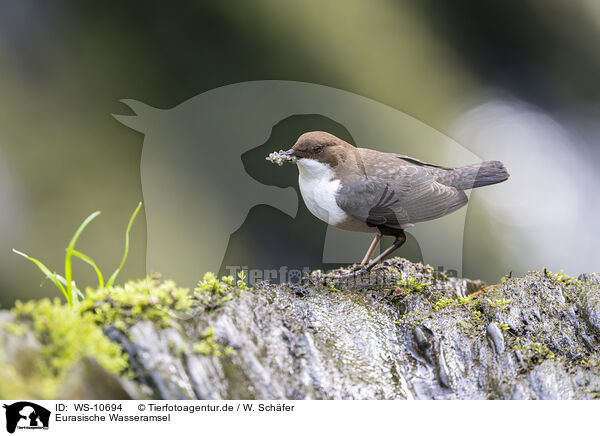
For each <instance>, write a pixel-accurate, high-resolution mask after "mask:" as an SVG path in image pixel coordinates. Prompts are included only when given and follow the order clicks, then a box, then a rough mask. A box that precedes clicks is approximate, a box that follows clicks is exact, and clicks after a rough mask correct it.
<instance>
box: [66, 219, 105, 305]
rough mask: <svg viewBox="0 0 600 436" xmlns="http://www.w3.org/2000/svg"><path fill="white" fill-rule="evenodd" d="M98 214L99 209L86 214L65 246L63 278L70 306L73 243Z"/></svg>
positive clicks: (71, 297) (71, 299) (71, 298)
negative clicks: (88, 214)
mask: <svg viewBox="0 0 600 436" xmlns="http://www.w3.org/2000/svg"><path fill="white" fill-rule="evenodd" d="M98 215H100V211H96V212H94V213H93V214H91V215H90V216H88V217H87V218H86V219H85V220H84V221H83V222H82V223H81V225H80V226H79V227H78V228H77V231H76V232H75V234H74V235H73V237H72V238H71V242H69V246H68V247H67V254H66V255H65V280H66V282H67V294H69V296H70V301H71V303H70V304H71V306H72V305H73V303H72V301H73V290H72V286H73V285H72V283H71V279H72V275H73V273H72V269H71V255H72V254H73V249H74V248H75V243H76V242H77V239H79V236H80V235H81V232H83V229H85V228H86V227H87V225H88V224H89V223H90V222H91V221H92V220H93V219H94V218H96V217H97V216H98Z"/></svg>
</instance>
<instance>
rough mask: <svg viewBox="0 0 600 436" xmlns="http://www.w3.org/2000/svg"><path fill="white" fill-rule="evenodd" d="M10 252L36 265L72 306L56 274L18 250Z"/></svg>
mask: <svg viewBox="0 0 600 436" xmlns="http://www.w3.org/2000/svg"><path fill="white" fill-rule="evenodd" d="M12 251H13V252H14V253H16V254H18V255H20V256H23V257H24V258H25V259H29V260H30V261H32V262H33V263H34V264H36V265H37V267H38V268H39V269H40V270H41V271H42V272H43V273H44V275H45V276H46V277H48V278H49V279H50V280H51V281H52V283H54V284H55V285H56V287H57V288H58V289H60V290H61V291H62V293H63V294H64V295H65V298H66V299H67V303H69V306H73V301H72V299H71V298H70V297H69V294H68V293H67V291H66V289H65V287H64V286H63V285H62V283H61V282H60V281H59V280H58V278H57V277H56V276H57V274H56V273H53V272H52V271H50V270H49V269H48V268H47V267H46V265H44V264H43V263H42V262H40V261H39V260H37V259H34V258H33V257H31V256H28V255H26V254H25V253H22V252H20V251H18V250H15V249H14V248H13V250H12Z"/></svg>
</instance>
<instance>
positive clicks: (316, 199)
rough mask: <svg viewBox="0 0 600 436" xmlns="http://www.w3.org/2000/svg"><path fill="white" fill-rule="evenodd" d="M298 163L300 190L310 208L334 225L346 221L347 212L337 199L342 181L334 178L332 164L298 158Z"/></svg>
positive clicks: (312, 211) (323, 219)
mask: <svg viewBox="0 0 600 436" xmlns="http://www.w3.org/2000/svg"><path fill="white" fill-rule="evenodd" d="M297 163H298V173H299V176H298V183H299V185H300V192H301V193H302V198H303V199H304V203H306V207H307V208H308V210H310V211H311V213H312V214H313V215H314V216H316V217H317V218H319V219H320V220H322V221H325V222H326V223H328V224H331V225H333V226H334V225H336V224H339V223H341V222H342V221H344V220H345V219H346V217H347V215H346V212H344V211H343V210H342V209H340V207H339V206H338V205H337V202H336V201H335V194H336V193H337V192H338V191H339V189H340V181H339V180H332V179H333V177H334V173H333V170H332V169H331V166H329V165H327V164H324V163H321V162H317V161H316V160H313V159H298V162H297Z"/></svg>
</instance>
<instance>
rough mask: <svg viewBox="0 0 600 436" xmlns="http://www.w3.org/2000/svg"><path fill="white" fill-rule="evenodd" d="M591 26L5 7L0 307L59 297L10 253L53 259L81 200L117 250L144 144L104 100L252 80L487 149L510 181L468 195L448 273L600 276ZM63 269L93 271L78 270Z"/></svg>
mask: <svg viewBox="0 0 600 436" xmlns="http://www.w3.org/2000/svg"><path fill="white" fill-rule="evenodd" d="M599 36H600V3H599V2H598V1H597V0H573V1H570V2H564V1H558V0H550V1H541V0H539V1H533V0H524V1H521V2H505V1H496V0H492V1H488V2H477V1H466V0H459V1H454V2H446V1H440V0H438V1H434V0H418V1H417V0H415V1H391V0H378V1H375V2H369V1H320V2H311V3H309V2H306V1H286V2H280V1H276V0H258V1H253V2H234V1H219V2H178V4H177V5H172V4H165V3H162V2H145V3H144V4H143V6H142V4H133V3H131V4H127V3H122V2H120V3H117V2H102V3H99V4H96V5H92V4H90V3H88V4H84V3H83V2H77V1H74V0H71V1H66V0H64V1H55V2H52V4H49V2H43V1H41V0H39V1H30V0H9V1H6V2H3V3H2V4H1V5H0V72H1V80H0V304H1V305H2V306H8V305H10V304H12V302H13V301H14V300H15V299H17V298H19V299H27V298H33V297H38V296H41V295H48V294H50V295H55V292H56V291H55V290H54V289H52V285H51V283H49V282H47V281H43V278H42V275H41V273H40V272H39V271H38V270H37V269H36V268H35V266H34V265H33V264H31V263H29V262H27V261H26V260H24V259H22V258H20V257H18V256H16V255H14V254H12V253H11V251H10V249H11V248H12V247H16V248H18V249H21V250H22V251H25V252H26V253H28V254H31V255H33V256H35V257H37V258H39V259H41V260H42V261H44V262H45V263H46V264H47V265H48V266H49V267H51V268H52V269H56V270H58V271H62V270H63V264H62V263H63V258H64V247H65V246H66V244H67V243H68V240H69V239H70V237H71V235H72V233H73V232H74V230H75V228H76V227H77V225H78V224H79V223H80V222H81V221H82V220H83V219H84V218H85V217H86V216H87V215H89V214H90V213H91V212H93V211H94V210H101V211H102V215H101V216H100V217H99V218H97V219H96V220H95V221H94V222H93V223H92V224H91V225H90V227H89V228H88V229H87V230H86V232H85V233H84V235H83V236H82V238H81V239H80V243H79V244H78V247H79V248H80V250H81V251H83V252H85V253H87V254H89V255H91V256H92V257H93V258H94V259H95V260H96V261H97V263H98V264H99V265H100V267H101V268H102V269H103V270H104V271H106V273H107V274H109V273H110V272H111V271H112V269H113V268H114V267H115V266H116V264H117V263H118V261H119V259H120V255H121V252H122V248H123V234H124V229H125V226H126V223H127V219H128V217H129V215H130V214H131V212H132V210H133V209H134V207H135V205H136V204H137V202H138V201H140V200H142V192H141V183H140V157H141V150H142V144H143V139H144V138H143V135H142V134H140V133H138V132H135V131H134V130H131V129H129V128H127V127H125V126H124V125H122V124H120V123H119V122H117V121H116V120H115V119H114V118H113V117H112V116H111V114H112V113H118V114H127V113H128V109H127V107H125V106H124V105H123V104H122V103H120V102H119V100H121V99H123V98H132V99H136V100H139V101H143V102H145V103H147V104H149V105H151V106H153V107H157V108H171V107H173V106H176V105H178V104H180V103H181V102H183V101H185V100H187V99H189V98H191V97H193V96H195V95H197V94H199V93H202V92H205V91H207V90H210V89H213V88H216V87H219V86H223V85H227V84H232V83H237V82H242V81H249V80H264V79H278V80H296V81H303V82H311V83H317V84H321V85H326V86H331V87H335V88H340V89H343V90H346V91H349V92H352V93H356V94H358V95H362V96H365V97H368V98H371V99H373V100H376V101H378V102H381V103H384V104H386V105H389V106H391V107H393V108H396V109H398V110H399V111H402V112H404V113H406V114H408V115H410V116H412V117H414V118H416V119H418V120H420V121H422V122H423V123H425V124H427V125H428V126H431V127H432V128H433V129H436V130H438V131H439V132H440V133H441V134H443V135H447V136H449V137H451V138H452V139H454V140H455V141H457V142H458V143H460V144H461V145H463V146H464V147H466V148H467V149H469V150H471V151H473V152H474V153H475V154H477V155H478V156H481V157H483V158H486V159H488V158H490V159H492V158H493V159H500V160H502V161H503V162H504V163H505V164H506V165H507V167H508V168H509V170H510V172H511V179H510V185H508V184H507V185H506V186H507V188H506V189H502V190H501V189H496V188H493V190H491V189H492V188H490V190H489V191H486V192H485V193H484V192H474V194H473V196H472V200H473V201H472V206H471V207H470V209H469V212H468V214H467V225H468V228H469V232H466V233H465V252H464V264H465V268H464V269H463V273H464V275H467V276H471V277H480V278H483V279H485V280H488V281H494V280H497V279H498V278H499V277H500V276H501V275H502V274H504V273H507V272H508V271H511V270H513V271H515V272H516V273H520V272H523V271H526V270H528V269H533V268H539V267H543V266H548V267H549V268H551V269H554V270H558V269H565V271H566V272H568V273H570V274H578V273H579V272H584V271H592V270H596V271H598V270H600V255H599V254H597V253H598V250H597V248H596V245H597V241H598V236H599V233H600V232H599V231H598V229H597V227H598V226H597V218H598V216H599V212H600V211H599V208H600V205H599V203H600V202H599V201H598V193H597V192H598V189H599V188H600V180H599V178H598V174H597V173H598V171H597V170H596V169H597V168H598V165H599V164H600V148H599V147H598V144H599V143H600V104H599V103H600V81H599V80H598V78H599V77H600V55H599V54H598V53H599V51H598V46H599V45H600V37H599ZM343 127H348V126H340V131H341V132H342V131H343ZM358 145H367V146H369V144H358ZM247 158H249V157H247ZM440 163H443V162H440ZM256 177H258V176H256ZM209 182H210V181H207V183H209ZM499 186H502V185H499ZM509 186H510V188H508V187H509ZM199 225H202V223H199ZM248 234H249V235H251V232H249V233H248ZM259 237H260V234H257V235H256V238H259ZM145 238H146V227H145V219H144V216H143V215H140V217H139V218H138V220H137V222H136V223H135V225H134V229H133V231H132V249H131V252H130V257H129V259H128V262H127V264H126V267H125V269H124V270H123V272H122V273H121V276H120V281H122V280H124V279H125V278H134V277H141V276H143V275H144V274H145V273H146V271H145V246H146V239H145ZM247 238H248V236H244V237H243V238H241V237H238V238H237V239H239V240H240V241H239V243H238V245H239V246H240V247H243V246H244V245H247V246H260V243H257V241H252V240H250V241H249V240H247ZM233 239H234V240H237V239H236V238H233ZM230 243H231V241H230ZM269 249H272V247H271V248H269ZM307 250H308V249H307ZM228 253H229V252H228ZM307 253H308V252H307ZM230 255H231V257H232V258H234V257H236V256H235V255H233V254H230ZM310 256H311V254H310V253H308V254H306V257H308V258H310ZM200 276H201V273H199V277H200ZM75 277H76V278H77V280H78V283H79V285H84V284H86V283H89V284H92V283H94V280H93V274H92V273H91V272H90V271H88V269H87V268H86V266H85V265H79V264H78V265H77V267H76V271H75ZM40 284H42V287H40Z"/></svg>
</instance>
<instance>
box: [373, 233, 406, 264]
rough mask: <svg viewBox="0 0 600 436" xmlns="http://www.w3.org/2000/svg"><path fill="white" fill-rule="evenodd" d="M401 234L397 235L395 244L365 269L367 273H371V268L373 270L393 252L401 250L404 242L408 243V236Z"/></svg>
mask: <svg viewBox="0 0 600 436" xmlns="http://www.w3.org/2000/svg"><path fill="white" fill-rule="evenodd" d="M400 232H401V233H399V234H398V235H396V240H395V241H394V243H393V244H392V245H391V246H389V247H388V248H387V249H386V250H385V251H384V252H383V253H381V254H380V255H379V256H377V257H376V258H375V259H374V260H372V261H371V262H370V263H369V264H368V265H367V266H366V267H365V268H364V270H365V271H371V268H373V267H374V266H375V265H376V264H378V263H379V262H380V261H381V260H382V259H383V258H384V257H386V256H387V255H388V254H390V253H392V252H393V251H395V250H397V249H398V248H400V246H401V245H402V244H404V242H406V235H405V234H404V231H402V230H400Z"/></svg>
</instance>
